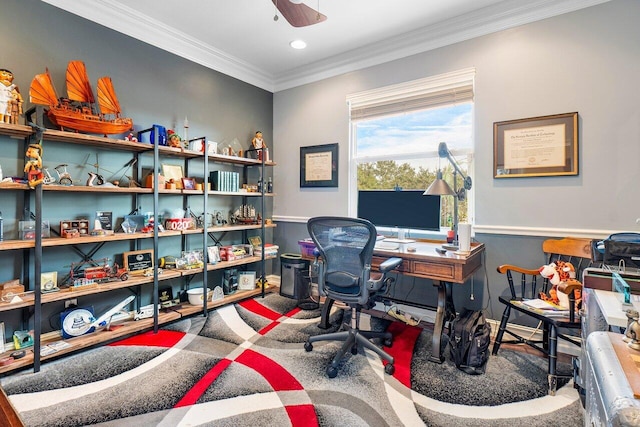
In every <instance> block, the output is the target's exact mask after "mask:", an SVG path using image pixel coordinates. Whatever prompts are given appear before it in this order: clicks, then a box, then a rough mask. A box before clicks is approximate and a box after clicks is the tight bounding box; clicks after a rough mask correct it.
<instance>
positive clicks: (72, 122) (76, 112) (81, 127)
mask: <svg viewBox="0 0 640 427" xmlns="http://www.w3.org/2000/svg"><path fill="white" fill-rule="evenodd" d="M97 89H98V106H96V104H95V102H96V101H95V97H94V95H93V89H92V88H91V84H90V83H89V76H88V75H87V69H86V67H85V65H84V62H82V61H71V62H69V65H68V66H67V96H68V98H58V95H57V93H56V90H55V87H54V86H53V82H52V81H51V76H50V75H49V70H48V69H47V70H46V71H45V73H44V74H38V75H36V76H35V77H34V79H33V81H32V82H31V87H30V88H29V97H30V99H31V102H32V103H34V104H39V105H46V106H48V107H49V109H48V110H46V113H47V117H49V120H51V122H52V123H53V124H54V125H56V126H58V127H59V128H61V129H65V128H67V129H73V130H77V131H80V132H88V133H97V134H103V135H109V134H120V133H124V132H128V131H130V130H132V129H133V120H131V119H130V118H126V117H121V116H120V102H118V97H117V96H116V92H115V90H114V88H113V83H112V82H111V78H110V77H101V78H100V79H98V86H97ZM98 107H99V110H98Z"/></svg>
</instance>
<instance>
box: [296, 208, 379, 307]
mask: <svg viewBox="0 0 640 427" xmlns="http://www.w3.org/2000/svg"><path fill="white" fill-rule="evenodd" d="M307 229H308V231H309V235H310V236H311V238H312V239H313V241H314V243H315V244H316V247H317V248H318V251H319V252H320V256H321V257H322V261H323V263H324V268H323V274H322V276H323V277H322V279H321V280H323V281H324V283H321V284H320V285H321V286H322V287H323V289H324V291H325V293H326V294H327V296H329V297H331V298H334V299H337V300H341V301H344V302H346V303H352V302H356V303H359V304H364V303H365V302H366V301H367V300H368V298H369V295H368V292H367V289H366V284H367V281H368V279H369V273H370V269H371V258H372V256H373V247H374V245H375V242H376V228H375V226H374V225H373V224H371V223H370V222H369V221H367V220H364V219H359V218H341V217H316V218H311V219H310V220H309V221H308V222H307Z"/></svg>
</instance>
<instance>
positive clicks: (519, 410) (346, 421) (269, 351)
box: [0, 294, 583, 427]
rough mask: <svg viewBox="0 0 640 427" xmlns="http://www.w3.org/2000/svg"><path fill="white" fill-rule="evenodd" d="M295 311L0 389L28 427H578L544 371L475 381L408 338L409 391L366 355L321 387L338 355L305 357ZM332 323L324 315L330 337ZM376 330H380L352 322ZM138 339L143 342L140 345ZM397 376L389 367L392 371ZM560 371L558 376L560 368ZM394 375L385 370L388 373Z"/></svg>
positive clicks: (277, 302) (259, 304) (268, 307)
mask: <svg viewBox="0 0 640 427" xmlns="http://www.w3.org/2000/svg"><path fill="white" fill-rule="evenodd" d="M291 310H295V301H292V300H289V299H286V298H283V297H280V296H279V295H277V294H271V295H268V296H267V297H266V298H264V299H257V300H255V301H254V302H251V303H250V304H244V305H235V306H228V307H225V308H223V309H220V310H218V311H215V312H212V313H210V315H209V316H208V317H207V318H206V319H205V318H202V317H196V318H192V319H187V320H183V321H180V322H178V323H175V324H173V325H171V326H169V327H167V328H165V329H164V330H163V331H162V333H161V334H159V336H161V337H165V338H167V337H168V338H169V339H170V340H171V339H173V340H174V341H173V342H172V343H171V344H166V342H164V343H162V344H160V343H159V342H156V341H155V340H157V337H158V336H151V337H149V336H146V338H145V337H143V338H144V339H143V340H142V341H125V342H123V343H122V345H118V346H103V347H99V348H96V349H93V350H89V351H85V352H82V353H78V354H75V355H72V356H69V357H66V358H63V359H60V360H57V361H54V362H50V363H46V364H44V365H43V366H42V370H41V372H39V373H37V374H34V373H32V372H31V371H24V372H20V373H16V374H14V375H11V376H8V377H5V378H2V379H1V380H0V382H1V383H2V386H3V388H4V389H5V390H6V392H7V394H8V395H9V396H10V399H11V400H12V402H13V403H14V405H15V406H16V407H17V408H18V410H19V411H20V414H21V416H22V417H23V419H24V420H25V422H26V424H27V425H28V426H65V427H70V426H83V425H101V426H110V427H116V426H132V425H135V426H156V425H157V426H176V425H202V426H256V425H260V426H283V425H293V426H307V425H321V426H337V425H349V426H402V425H407V426H413V425H418V426H421V425H425V426H513V425H528V426H532V427H535V426H549V425H562V426H563V427H564V426H580V425H582V423H583V418H582V408H581V405H580V401H579V399H578V395H577V392H575V390H573V389H572V387H571V384H568V385H566V386H564V387H562V388H560V389H559V391H558V394H557V396H555V397H551V396H546V361H545V360H544V359H541V358H538V357H535V356H531V355H528V354H525V353H521V352H515V351H509V350H501V351H500V353H499V356H492V357H491V358H490V359H489V363H488V365H487V370H486V373H485V374H484V375H479V376H471V375H467V374H465V373H463V372H461V371H459V370H457V369H456V368H455V366H453V364H452V363H451V362H450V361H449V360H447V361H446V362H445V363H443V364H441V365H439V364H434V363H432V362H429V361H428V360H427V358H428V356H429V354H430V339H431V333H430V331H428V330H424V331H421V332H420V331H418V332H419V336H418V339H417V341H415V343H414V345H413V357H412V360H411V364H410V366H407V367H405V368H406V369H407V370H408V369H410V372H411V373H410V385H411V386H410V388H408V387H406V386H405V385H404V384H403V383H402V382H401V381H399V380H398V379H396V378H394V377H391V376H388V375H385V374H384V373H383V369H382V363H381V362H380V360H379V358H378V357H377V356H375V355H371V354H368V353H367V357H365V354H364V353H363V350H362V349H360V351H359V354H357V355H352V354H351V353H347V355H346V356H345V358H344V361H343V363H342V365H341V367H340V370H339V374H338V376H337V377H336V378H334V379H329V378H327V376H326V375H325V369H326V366H327V364H328V362H329V361H330V360H331V358H332V357H333V354H334V353H335V351H336V350H337V348H338V343H332V342H331V343H325V344H323V343H317V344H314V349H313V351H311V352H305V350H304V349H303V345H302V343H303V342H304V341H305V340H306V338H307V336H309V335H317V334H323V333H325V332H326V331H323V330H321V329H319V328H317V326H316V325H317V324H318V320H319V314H320V313H319V310H315V311H293V312H292V311H291ZM341 318H342V312H341V311H340V310H338V311H336V312H335V313H334V314H333V315H332V323H333V325H334V327H333V329H334V330H335V329H337V327H338V325H339V323H340V319H341ZM367 323H370V326H372V327H373V328H375V329H384V328H386V327H387V326H388V324H389V322H387V321H382V320H379V319H375V318H373V319H370V320H369V319H368V317H365V318H364V319H363V324H367ZM145 339H146V340H147V341H145ZM396 365H398V364H396ZM564 368H568V367H566V366H565V367H564ZM398 371H402V367H401V366H397V367H396V373H398Z"/></svg>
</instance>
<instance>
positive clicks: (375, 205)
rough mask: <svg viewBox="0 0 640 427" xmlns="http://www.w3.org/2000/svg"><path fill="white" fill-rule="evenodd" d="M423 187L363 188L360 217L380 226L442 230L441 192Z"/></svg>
mask: <svg viewBox="0 0 640 427" xmlns="http://www.w3.org/2000/svg"><path fill="white" fill-rule="evenodd" d="M423 193H424V191H423V190H415V191H413V190H409V191H395V190H360V191H358V217H359V218H364V219H368V220H369V221H371V222H372V223H373V224H374V225H376V226H379V227H398V228H411V229H418V230H429V231H440V196H423Z"/></svg>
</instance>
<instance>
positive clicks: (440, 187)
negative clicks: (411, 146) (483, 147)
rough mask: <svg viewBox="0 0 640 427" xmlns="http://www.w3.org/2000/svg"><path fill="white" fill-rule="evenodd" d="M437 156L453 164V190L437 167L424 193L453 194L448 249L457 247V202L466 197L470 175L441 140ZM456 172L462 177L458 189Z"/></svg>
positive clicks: (427, 194) (428, 194) (426, 194)
mask: <svg viewBox="0 0 640 427" xmlns="http://www.w3.org/2000/svg"><path fill="white" fill-rule="evenodd" d="M438 156H439V157H440V158H446V159H447V160H449V163H451V166H453V190H452V189H451V187H450V186H449V184H447V182H446V181H445V180H444V179H443V178H442V170H441V169H440V167H438V172H437V174H436V180H435V181H433V182H432V183H431V185H430V186H429V188H427V189H426V191H425V192H424V193H422V194H423V195H425V196H454V198H453V231H454V241H453V245H452V247H451V248H450V249H458V202H459V201H461V200H464V199H465V198H466V197H467V190H471V177H469V176H466V175H465V174H464V172H462V169H460V166H459V165H458V162H456V159H455V158H454V157H453V155H452V154H451V151H449V149H448V148H447V143H446V142H441V143H440V144H439V145H438ZM458 174H460V176H461V177H462V180H463V186H462V188H460V189H458V179H457V178H458ZM454 247H455V248H454Z"/></svg>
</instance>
